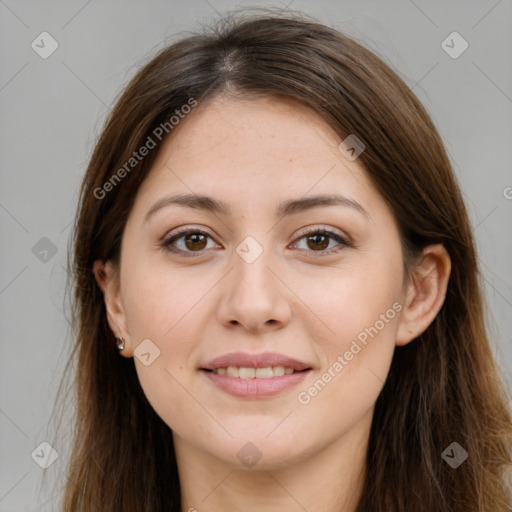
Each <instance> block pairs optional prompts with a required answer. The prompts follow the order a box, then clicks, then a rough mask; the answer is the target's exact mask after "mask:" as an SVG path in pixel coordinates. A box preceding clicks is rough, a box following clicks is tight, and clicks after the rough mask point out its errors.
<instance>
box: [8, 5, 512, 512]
mask: <svg viewBox="0 0 512 512" xmlns="http://www.w3.org/2000/svg"><path fill="white" fill-rule="evenodd" d="M286 3H288V5H289V7H290V8H292V9H298V10H303V11H305V12H308V13H310V14H313V15H315V16H317V17H318V18H319V19H320V20H321V21H323V22H325V23H327V24H331V25H333V26H335V27H337V28H339V29H341V30H344V31H345V32H347V33H348V34H350V35H352V36H354V37H356V38H358V39H360V40H363V41H364V42H365V44H366V45H367V46H369V47H370V48H371V49H373V50H374V51H376V52H377V53H378V54H379V55H380V56H381V57H383V58H384V59H385V60H386V62H388V63H389V64H390V65H391V66H392V67H393V68H394V69H395V70H397V71H398V72H399V74H400V75H401V76H402V77H404V78H405V80H406V82H407V83H408V84H409V85H410V86H411V87H412V88H413V90H414V92H415V93H416V94H417V95H418V96H419V98H420V99H421V100H422V102H423V103H424V105H425V106H426V108H427V110H428V111H429V112H430V114H431V115H432V117H433V119H434V122H435V124H436V126H437V127H438V128H439V130H440V133H441V135H442V137H443V139H444V141H445V144H446V146H447V149H448V152H449V154H450V157H451V160H452V162H453V164H454V168H455V170H456V173H457V175H458V177H459V180H460V182H461V186H462V189H463V192H464V195H465V198H466V202H467V206H468V209H469V212H470V216H471V220H472V223H473V226H474V229H475V234H476V237H477V241H478V250H479V254H480V258H481V269H482V278H483V282H484V284H485V291H486V294H487V301H488V307H489V312H490V313H489V315H490V319H489V331H490V334H491V337H492V339H493V340H494V346H493V349H494V351H495V354H496V357H497V359H498V362H499V364H500V365H501V366H502V368H503V372H504V374H505V377H506V379H507V382H508V386H509V389H511V387H510V382H511V380H512V338H511V334H510V332H511V330H512V276H511V264H510V261H511V255H512V236H511V234H512V230H511V227H510V226H511V222H510V221H511V218H512V188H510V187H512V172H511V162H512V150H511V146H512V144H511V141H512V69H511V64H512V58H511V56H512V55H511V50H512V1H511V0H500V1H496V0H490V1H486V0H482V1H468V0H460V1H446V0H444V1H435V2H433V1H430V2H427V1H426V0H421V1H420V0H415V1H414V2H413V1H409V0H401V1H398V0H395V1H386V2H383V1H378V0H374V1H339V0H338V1H335V0H321V1H319V0H317V1H316V2H315V4H314V6H313V5H311V3H312V2H310V3H308V2H303V1H300V0H294V1H293V0H292V1H291V2H290V0H286ZM243 5H253V6H255V5H259V6H269V5H273V6H277V7H285V6H286V4H285V3H284V2H283V3H281V2H277V1H275V2H265V3H263V2H260V3H258V2H251V3H250V4H249V3H244V2H241V3H240V2H238V3H234V2H229V1H223V0H208V1H206V0H187V1H186V2H177V1H174V2H156V1H150V2H135V1H132V2H128V1H123V2H100V1H99V0H92V1H88V2H87V1H81V2H70V1H68V2H49V1H38V2H23V1H15V0H5V1H1V0H0V55H1V63H2V64H1V69H0V106H1V117H0V158H1V166H0V172H1V175H0V179H1V187H0V234H1V267H0V326H1V334H2V338H1V345H0V348H1V352H0V512H18V511H29V510H30V511H32V510H33V511H35V510H38V511H39V510H52V509H53V508H52V506H51V498H48V496H47V492H46V491H45V490H44V489H43V491H41V478H42V476H43V473H45V474H46V477H48V478H49V479H50V481H51V480H56V479H57V478H58V477H59V475H60V476H62V474H61V473H60V472H61V471H63V470H64V468H65V458H66V453H67V452H66V449H67V448H66V447H67V440H68V438H67V437H66V436H65V435H62V436H60V437H58V438H57V439H56V440H52V437H51V435H52V430H51V427H49V426H48V425H49V424H50V420H51V419H52V407H53V402H54V398H55V395H56V392H57V387H58V384H59V382H60V378H61V375H62V371H63V364H64V362H65V359H66V356H67V354H68V351H69V347H70V345H71V340H70V333H69V327H68V321H67V318H66V317H67V313H66V306H65V296H64V284H65V270H64V269H65V264H66V251H67V244H68V236H69V234H70V223H71V220H72V218H73V214H74V210H75V204H76V200H77V188H78V185H79V183H80V179H81V177H82V175H83V173H84V170H85V167H86V164H87V161H88V158H89V156H90V154H91V150H92V148H93V145H94V141H95V138H96V136H97V135H98V133H99V129H100V127H101V125H102V122H103V119H104V117H105V115H106V114H107V112H108V110H109V107H110V106H111V105H112V102H113V100H114V98H115V96H116V95H117V94H118V93H119V91H120V90H121V88H122V87H123V84H125V83H126V81H127V79H128V78H130V77H131V76H132V75H133V73H134V72H135V70H136V68H137V66H138V65H139V64H140V63H142V62H144V61H145V60H146V58H147V57H149V56H150V55H151V54H153V53H154V51H156V50H157V49H158V48H160V47H161V46H163V44H164V43H165V40H167V41H169V40H170V39H174V38H175V37H177V36H179V35H180V33H182V32H183V31H186V30H189V29H194V28H197V27H198V26H199V23H200V22H208V21H209V20H211V19H212V18H214V17H216V16H218V13H223V12H225V11H226V10H228V9H232V8H235V7H239V6H243ZM44 31H46V32H49V33H50V34H51V36H52V37H53V38H54V39H55V40H56V41H57V42H58V45H59V46H58V48H57V50H56V51H55V52H54V53H53V54H52V55H51V56H50V57H48V58H47V59H42V58H41V57H40V56H39V55H38V54H37V53H36V52H35V51H34V50H33V49H32V47H31V43H32V41H34V40H36V42H37V41H38V40H40V39H36V38H37V37H38V36H39V34H40V33H41V32H44ZM453 31H457V32H459V33H460V34H461V36H462V37H463V38H464V39H465V40H466V41H467V42H468V44H469V47H468V49H467V50H466V51H465V52H464V53H463V54H462V55H460V56H459V57H458V58H456V59H454V58H452V57H450V56H449V55H448V54H447V53H446V52H445V51H444V50H443V48H442V46H441V43H442V41H443V40H445V39H446V37H447V36H448V35H449V34H451V33H452V32H453ZM449 44H450V45H451V43H449ZM454 44H455V48H457V47H459V48H460V46H458V44H459V42H456V43H454ZM507 197H508V198H507ZM43 237H47V238H48V239H49V240H50V241H51V244H49V242H48V241H47V240H44V241H42V242H41V241H40V240H41V238H43ZM36 244H37V245H36ZM53 245H54V246H55V247H54V250H55V249H56V251H57V252H56V253H55V254H54V255H53V254H52V252H51V247H52V246H53ZM34 246H35V249H34ZM41 247H42V248H43V249H44V248H48V247H50V251H49V252H48V253H47V254H45V253H44V252H42V251H41ZM45 259H46V261H45ZM511 403H512V402H511ZM67 430H69V429H64V431H67ZM43 441H48V442H50V443H52V444H53V446H54V448H55V449H56V450H57V452H58V453H59V458H58V459H57V461H56V462H55V463H54V464H53V465H51V466H50V467H49V468H48V469H46V470H43V469H42V468H40V467H39V465H37V464H36V463H35V462H34V460H33V459H32V458H31V453H32V452H33V451H34V449H36V447H38V446H39V444H40V443H41V442H43ZM39 450H41V448H39Z"/></svg>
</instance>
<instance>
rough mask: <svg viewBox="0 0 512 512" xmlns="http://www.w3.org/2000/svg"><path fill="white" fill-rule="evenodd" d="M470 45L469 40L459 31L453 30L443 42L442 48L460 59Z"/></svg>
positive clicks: (453, 57)
mask: <svg viewBox="0 0 512 512" xmlns="http://www.w3.org/2000/svg"><path fill="white" fill-rule="evenodd" d="M468 47H469V44H468V42H467V41H466V40H465V39H464V38H463V37H462V36H461V35H460V34H459V33H458V32H452V33H451V34H450V35H449V36H448V37H447V38H446V39H445V40H444V41H443V42H442V43H441V48H442V49H443V50H444V51H445V52H446V53H447V54H448V55H449V56H450V57H451V58H452V59H458V58H459V57H460V56H461V55H462V54H463V53H464V52H465V51H466V50H467V49H468Z"/></svg>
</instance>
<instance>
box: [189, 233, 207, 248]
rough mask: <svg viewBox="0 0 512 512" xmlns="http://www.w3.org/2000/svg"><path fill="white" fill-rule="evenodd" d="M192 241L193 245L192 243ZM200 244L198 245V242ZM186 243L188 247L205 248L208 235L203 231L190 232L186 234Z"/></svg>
mask: <svg viewBox="0 0 512 512" xmlns="http://www.w3.org/2000/svg"><path fill="white" fill-rule="evenodd" d="M189 242H191V243H192V246H191V245H190V243H189ZM198 243H199V245H200V246H197V245H196V244H198ZM185 245H186V246H187V249H190V250H194V249H199V250H200V249H204V248H205V247H206V236H205V235H203V234H201V233H190V234H188V235H185Z"/></svg>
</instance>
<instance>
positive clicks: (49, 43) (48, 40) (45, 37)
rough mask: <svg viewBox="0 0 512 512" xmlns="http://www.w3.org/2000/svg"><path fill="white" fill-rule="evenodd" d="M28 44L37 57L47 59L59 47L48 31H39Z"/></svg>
mask: <svg viewBox="0 0 512 512" xmlns="http://www.w3.org/2000/svg"><path fill="white" fill-rule="evenodd" d="M30 46H31V47H32V50H34V51H35V52H36V53H37V54H38V55H39V57H41V58H42V59H47V58H48V57H50V55H51V54H52V53H53V52H54V51H55V50H56V49H57V48H58V47H59V43H58V42H57V41H56V40H55V39H54V38H53V37H52V36H51V34H49V33H48V32H41V33H40V34H39V35H38V36H37V37H36V38H35V39H34V40H33V41H32V43H31V44H30Z"/></svg>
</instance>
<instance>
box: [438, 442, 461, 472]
mask: <svg viewBox="0 0 512 512" xmlns="http://www.w3.org/2000/svg"><path fill="white" fill-rule="evenodd" d="M441 457H442V458H443V459H444V460H445V461H446V463H447V464H449V465H450V466H451V467H452V468H453V469H457V468H458V467H459V466H460V465H461V464H462V463H463V462H464V461H465V460H466V459H467V458H468V452H467V451H466V450H464V448H462V446H461V445H460V444H459V443H455V442H454V443H452V444H451V445H450V446H448V448H446V450H445V451H444V452H443V453H442V454H441Z"/></svg>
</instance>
